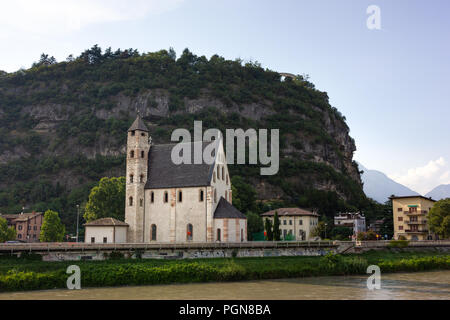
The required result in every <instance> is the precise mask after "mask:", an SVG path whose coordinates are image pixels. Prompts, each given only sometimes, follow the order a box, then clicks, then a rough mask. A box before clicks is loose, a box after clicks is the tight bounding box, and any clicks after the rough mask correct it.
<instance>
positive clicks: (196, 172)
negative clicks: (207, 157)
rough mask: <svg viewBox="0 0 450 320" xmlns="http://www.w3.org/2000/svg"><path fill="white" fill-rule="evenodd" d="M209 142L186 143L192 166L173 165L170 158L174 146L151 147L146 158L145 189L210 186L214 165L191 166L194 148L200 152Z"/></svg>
mask: <svg viewBox="0 0 450 320" xmlns="http://www.w3.org/2000/svg"><path fill="white" fill-rule="evenodd" d="M209 144H211V142H206V141H196V142H193V143H188V145H189V146H190V148H191V156H192V161H191V162H192V164H183V163H182V164H178V165H177V164H174V163H173V161H172V158H171V154H172V149H173V147H175V145H176V144H163V145H152V146H151V147H150V151H149V156H148V179H147V183H146V185H145V188H146V189H161V188H182V187H202V186H209V185H210V184H211V179H212V174H213V171H214V163H213V164H206V163H204V161H202V162H203V163H202V164H193V162H194V161H193V158H194V150H195V146H198V145H201V150H202V152H203V150H204V149H205V147H206V146H208V145H209Z"/></svg>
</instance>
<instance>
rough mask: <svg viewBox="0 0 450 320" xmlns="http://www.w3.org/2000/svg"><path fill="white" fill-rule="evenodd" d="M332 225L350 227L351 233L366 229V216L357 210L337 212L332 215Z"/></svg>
mask: <svg viewBox="0 0 450 320" xmlns="http://www.w3.org/2000/svg"><path fill="white" fill-rule="evenodd" d="M334 225H335V226H336V227H348V228H352V230H353V234H355V235H356V234H358V233H359V232H365V231H366V217H364V216H363V215H361V214H360V213H359V212H356V213H339V214H338V215H337V216H335V217H334Z"/></svg>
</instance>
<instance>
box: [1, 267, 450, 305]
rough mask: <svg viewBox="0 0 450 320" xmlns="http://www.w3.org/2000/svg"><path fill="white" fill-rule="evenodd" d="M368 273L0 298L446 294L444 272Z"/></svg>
mask: <svg viewBox="0 0 450 320" xmlns="http://www.w3.org/2000/svg"><path fill="white" fill-rule="evenodd" d="M367 277H368V276H348V277H343V276H338V277H317V278H300V279H280V280H262V281H247V282H227V283H201V284H175V285H155V286H141V287H118V288H117V287H116V288H92V289H82V290H46V291H31V292H15V293H4V294H0V300H2V299H14V300H16V299H17V300H20V299H32V300H41V299H44V300H46V299H62V300H70V299H82V300H85V299H89V300H90V299H94V300H95V299H107V300H123V299H137V300H141V299H150V300H153V299H156V300H157V299H168V300H184V299H186V300H203V299H204V300H207V299H219V300H227V299H236V300H240V299H248V300H263V299H275V300H278V299H279V300H297V299H302V300H309V299H318V300H326V299H338V300H340V299H345V300H354V299H363V300H371V299H379V300H391V299H446V300H450V271H436V272H434V271H433V272H415V273H392V274H386V275H382V276H381V289H379V290H369V289H368V288H367Z"/></svg>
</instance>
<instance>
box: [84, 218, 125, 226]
mask: <svg viewBox="0 0 450 320" xmlns="http://www.w3.org/2000/svg"><path fill="white" fill-rule="evenodd" d="M84 225H85V226H125V227H128V223H125V222H123V221H119V220H117V219H114V218H101V219H97V220H94V221H91V222H88V223H85V224H84Z"/></svg>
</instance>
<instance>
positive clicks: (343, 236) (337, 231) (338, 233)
mask: <svg viewBox="0 0 450 320" xmlns="http://www.w3.org/2000/svg"><path fill="white" fill-rule="evenodd" d="M352 235H353V230H352V228H348V227H342V226H340V227H334V228H333V230H331V239H333V240H349V239H351V236H352Z"/></svg>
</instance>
